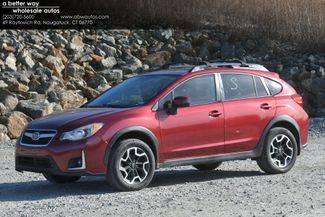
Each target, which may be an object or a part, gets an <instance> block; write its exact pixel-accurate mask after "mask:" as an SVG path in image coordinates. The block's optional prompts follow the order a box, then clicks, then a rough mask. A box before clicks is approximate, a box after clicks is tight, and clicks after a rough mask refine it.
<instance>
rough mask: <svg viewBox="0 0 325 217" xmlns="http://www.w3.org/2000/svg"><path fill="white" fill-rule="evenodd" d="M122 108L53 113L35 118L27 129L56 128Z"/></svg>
mask: <svg viewBox="0 0 325 217" xmlns="http://www.w3.org/2000/svg"><path fill="white" fill-rule="evenodd" d="M124 110H126V109H124V108H78V109H73V110H66V111H63V112H57V113H53V114H50V115H47V116H44V117H42V118H39V119H36V120H34V121H32V122H30V123H29V124H28V127H27V128H28V129H54V130H56V129H58V128H60V127H63V126H65V125H68V124H69V123H72V122H74V121H77V120H79V121H85V119H87V120H92V119H96V117H97V116H100V115H104V114H105V115H106V114H107V115H109V114H113V113H117V112H121V111H124Z"/></svg>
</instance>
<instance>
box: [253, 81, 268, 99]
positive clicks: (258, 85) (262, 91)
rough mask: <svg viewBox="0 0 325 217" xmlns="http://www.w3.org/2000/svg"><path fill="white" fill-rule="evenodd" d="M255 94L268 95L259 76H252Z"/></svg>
mask: <svg viewBox="0 0 325 217" xmlns="http://www.w3.org/2000/svg"><path fill="white" fill-rule="evenodd" d="M254 80H255V85H256V93H257V96H268V95H269V94H268V92H267V90H266V89H265V86H264V84H263V82H262V79H261V78H260V77H257V76H254Z"/></svg>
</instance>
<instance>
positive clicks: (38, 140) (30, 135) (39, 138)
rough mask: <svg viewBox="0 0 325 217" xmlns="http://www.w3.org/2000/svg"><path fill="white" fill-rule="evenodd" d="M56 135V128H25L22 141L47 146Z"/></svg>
mask: <svg viewBox="0 0 325 217" xmlns="http://www.w3.org/2000/svg"><path fill="white" fill-rule="evenodd" d="M55 135H56V131H55V130H25V132H24V133H23V135H22V136H21V140H20V143H21V145H28V146H46V145H48V144H49V143H50V142H51V140H52V139H53V137H54V136H55Z"/></svg>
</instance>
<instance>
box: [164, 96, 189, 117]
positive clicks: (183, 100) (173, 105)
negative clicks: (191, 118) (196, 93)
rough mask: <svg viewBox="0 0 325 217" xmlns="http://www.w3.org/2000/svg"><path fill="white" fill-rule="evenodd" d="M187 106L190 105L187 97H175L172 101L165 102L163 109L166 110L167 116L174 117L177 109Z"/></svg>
mask: <svg viewBox="0 0 325 217" xmlns="http://www.w3.org/2000/svg"><path fill="white" fill-rule="evenodd" d="M189 106H190V103H189V100H188V97H185V96H179V97H176V98H175V99H174V100H172V101H167V102H165V104H164V109H165V110H166V112H167V114H169V115H176V114H177V109H178V108H181V107H189Z"/></svg>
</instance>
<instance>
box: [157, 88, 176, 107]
mask: <svg viewBox="0 0 325 217" xmlns="http://www.w3.org/2000/svg"><path fill="white" fill-rule="evenodd" d="M172 100H173V92H170V93H169V94H167V95H166V96H165V97H164V98H162V99H161V100H159V103H158V108H160V109H162V108H164V104H165V103H166V102H167V101H172Z"/></svg>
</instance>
